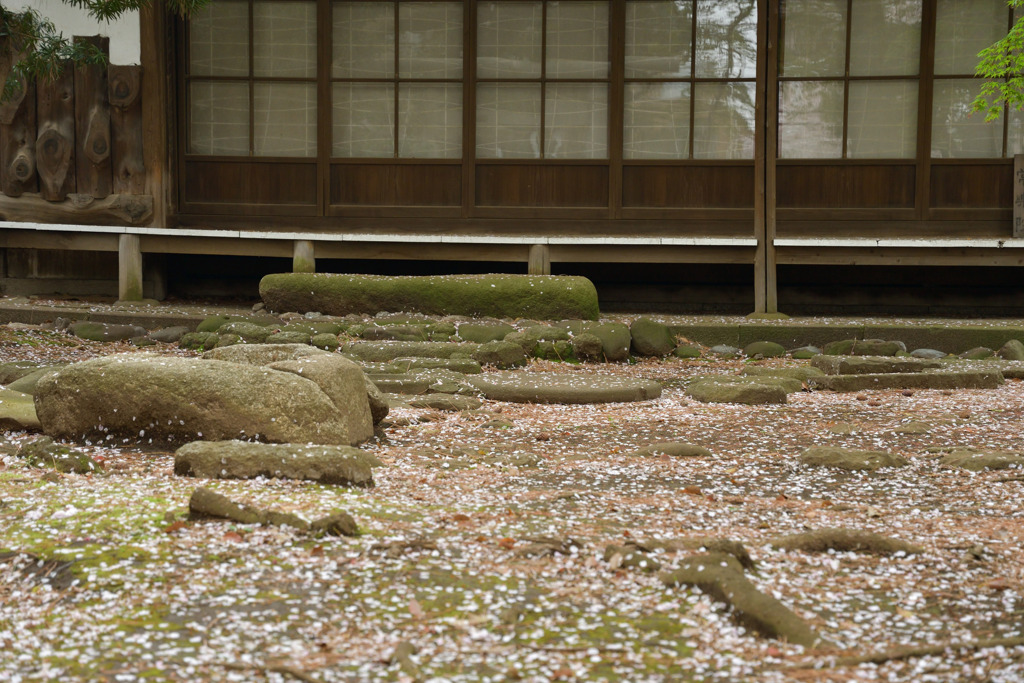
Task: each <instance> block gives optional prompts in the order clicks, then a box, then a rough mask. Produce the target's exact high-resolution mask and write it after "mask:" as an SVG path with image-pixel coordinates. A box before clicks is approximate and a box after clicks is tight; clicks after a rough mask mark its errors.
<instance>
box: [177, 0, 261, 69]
mask: <svg viewBox="0 0 1024 683" xmlns="http://www.w3.org/2000/svg"><path fill="white" fill-rule="evenodd" d="M188 30H189V51H188V52H189V72H190V73H191V74H192V75H193V76H248V75H249V5H248V3H245V2H232V1H231V0H224V1H222V2H216V3H213V4H210V5H207V6H206V7H203V8H202V9H201V10H199V11H197V12H196V13H195V14H193V15H192V19H191V20H190V21H189V29H188Z"/></svg>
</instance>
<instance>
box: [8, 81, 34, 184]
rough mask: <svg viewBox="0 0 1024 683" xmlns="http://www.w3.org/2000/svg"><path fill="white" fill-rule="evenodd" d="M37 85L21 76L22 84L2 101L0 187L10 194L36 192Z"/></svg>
mask: <svg viewBox="0 0 1024 683" xmlns="http://www.w3.org/2000/svg"><path fill="white" fill-rule="evenodd" d="M38 188H39V186H38V184H37V183H36V88H35V85H34V84H32V83H26V81H25V79H21V87H20V88H19V90H18V92H17V94H15V96H14V97H13V98H11V99H10V100H9V101H8V102H4V103H2V104H0V191H2V192H3V193H4V194H5V195H7V196H8V197H20V196H21V194H22V193H23V192H35V191H36V190H38Z"/></svg>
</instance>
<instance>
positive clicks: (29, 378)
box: [7, 363, 67, 395]
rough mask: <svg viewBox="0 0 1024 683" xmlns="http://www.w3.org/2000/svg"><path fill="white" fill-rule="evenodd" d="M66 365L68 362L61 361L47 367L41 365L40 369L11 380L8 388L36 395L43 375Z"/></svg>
mask: <svg viewBox="0 0 1024 683" xmlns="http://www.w3.org/2000/svg"><path fill="white" fill-rule="evenodd" d="M66 366H67V363H61V364H59V365H48V366H45V367H41V368H39V369H38V370H35V371H33V372H31V373H29V374H27V375H25V376H24V377H22V378H21V379H17V380H15V381H13V382H11V383H10V384H8V385H7V388H8V389H10V390H11V391H20V392H21V393H23V394H29V395H35V393H36V386H37V385H38V384H39V380H41V379H42V378H43V377H45V376H46V375H48V374H50V373H51V372H57V371H58V370H60V369H61V368H63V367H66Z"/></svg>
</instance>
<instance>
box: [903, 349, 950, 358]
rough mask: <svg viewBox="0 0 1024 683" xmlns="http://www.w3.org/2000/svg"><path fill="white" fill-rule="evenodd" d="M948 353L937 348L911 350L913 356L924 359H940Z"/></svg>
mask: <svg viewBox="0 0 1024 683" xmlns="http://www.w3.org/2000/svg"><path fill="white" fill-rule="evenodd" d="M946 355H947V354H945V353H943V352H942V351H939V350H937V349H914V350H913V351H911V352H910V357H911V358H921V359H924V360H938V359H940V358H945V357H946Z"/></svg>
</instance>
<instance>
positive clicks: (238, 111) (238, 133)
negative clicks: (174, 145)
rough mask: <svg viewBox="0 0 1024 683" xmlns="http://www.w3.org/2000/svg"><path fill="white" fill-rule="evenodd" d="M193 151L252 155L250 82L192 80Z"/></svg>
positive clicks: (190, 108)
mask: <svg viewBox="0 0 1024 683" xmlns="http://www.w3.org/2000/svg"><path fill="white" fill-rule="evenodd" d="M188 151H189V152H190V153H191V154H218V155H243V156H247V155H248V154H249V84H248V83H224V82H223V81H220V82H214V83H211V82H209V81H192V83H191V84H190V86H189V149H188Z"/></svg>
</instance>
